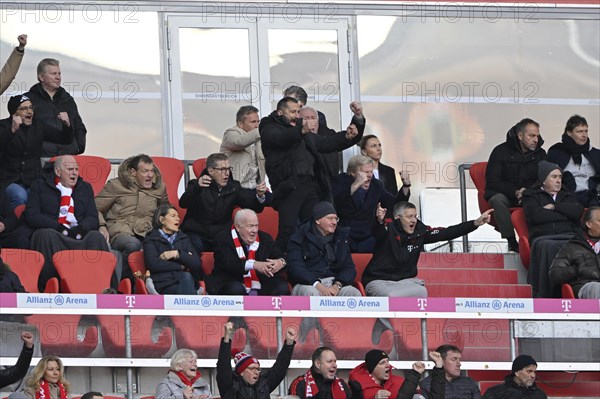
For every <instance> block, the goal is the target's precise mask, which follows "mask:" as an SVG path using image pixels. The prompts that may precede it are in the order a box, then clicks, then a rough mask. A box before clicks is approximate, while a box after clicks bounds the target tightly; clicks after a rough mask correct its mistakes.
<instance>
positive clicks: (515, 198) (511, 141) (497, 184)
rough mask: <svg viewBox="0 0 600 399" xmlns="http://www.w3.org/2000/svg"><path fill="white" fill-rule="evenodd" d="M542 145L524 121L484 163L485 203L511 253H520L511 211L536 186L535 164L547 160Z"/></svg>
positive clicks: (534, 126)
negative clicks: (490, 209) (490, 208)
mask: <svg viewBox="0 0 600 399" xmlns="http://www.w3.org/2000/svg"><path fill="white" fill-rule="evenodd" d="M543 144H544V140H542V137H541V136H540V125H539V124H538V123H537V122H535V121H534V120H532V119H528V118H526V119H523V120H521V121H520V122H519V123H517V124H516V125H515V126H513V127H512V128H511V129H510V130H509V131H508V133H506V141H505V142H504V143H502V144H500V145H498V146H496V148H494V150H493V151H492V153H491V154H490V158H489V160H488V163H487V169H486V173H485V199H486V200H487V201H488V202H489V203H490V206H491V207H492V208H493V209H494V219H495V220H496V223H497V225H498V230H499V231H500V234H501V235H502V238H505V239H506V240H507V241H508V250H509V251H510V252H519V244H518V243H517V240H516V239H515V229H514V226H513V225H512V222H511V220H510V208H511V207H516V206H520V205H521V197H522V196H523V192H524V191H525V189H528V188H530V187H531V185H532V184H533V183H535V181H536V178H537V164H538V162H540V161H541V160H542V159H544V158H545V157H546V151H544V150H543V149H542V145H543Z"/></svg>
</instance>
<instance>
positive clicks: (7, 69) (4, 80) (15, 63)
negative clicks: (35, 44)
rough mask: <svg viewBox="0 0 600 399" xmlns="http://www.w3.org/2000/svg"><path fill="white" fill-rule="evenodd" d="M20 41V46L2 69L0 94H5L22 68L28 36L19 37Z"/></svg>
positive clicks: (0, 73)
mask: <svg viewBox="0 0 600 399" xmlns="http://www.w3.org/2000/svg"><path fill="white" fill-rule="evenodd" d="M17 40H18V41H19V45H18V46H17V47H15V48H14V49H13V51H12V53H10V55H9V56H8V59H7V60H6V64H4V66H3V67H2V70H1V71H0V94H2V93H4V92H5V91H6V89H8V86H10V84H11V83H12V81H13V80H14V79H15V76H17V72H18V71H19V67H20V66H21V61H22V60H23V56H24V55H25V46H26V45H27V35H19V37H17Z"/></svg>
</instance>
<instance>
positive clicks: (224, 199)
mask: <svg viewBox="0 0 600 399" xmlns="http://www.w3.org/2000/svg"><path fill="white" fill-rule="evenodd" d="M266 190H267V187H266V185H265V183H264V182H263V183H261V184H259V185H258V186H256V189H255V190H249V189H245V188H242V186H241V184H240V182H238V181H236V180H233V177H232V175H231V167H230V165H229V160H228V159H227V155H225V154H222V153H215V154H210V155H209V156H208V158H206V169H204V170H203V171H202V174H201V175H200V177H199V178H198V179H192V180H190V181H189V182H188V184H187V187H186V189H185V192H184V193H183V195H182V196H181V198H180V199H179V206H180V207H182V208H185V209H187V212H186V214H185V217H184V218H183V223H182V224H181V230H183V231H184V232H185V233H186V234H187V235H188V236H189V237H190V240H191V241H192V245H193V246H194V247H195V248H196V251H198V253H201V252H203V251H212V250H213V249H214V246H215V244H216V241H215V237H216V236H217V235H218V234H219V233H221V232H222V231H226V230H227V231H229V230H228V229H229V227H231V216H232V214H233V210H234V209H235V208H236V207H240V208H250V209H252V210H253V211H255V212H262V210H263V209H264V207H265V206H264V203H265V201H266V196H265V192H266Z"/></svg>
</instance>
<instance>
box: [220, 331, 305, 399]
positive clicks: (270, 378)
mask: <svg viewBox="0 0 600 399" xmlns="http://www.w3.org/2000/svg"><path fill="white" fill-rule="evenodd" d="M294 345H295V343H294ZM294 345H288V344H285V343H284V344H283V348H281V351H280V352H279V354H278V355H277V359H276V360H275V363H274V364H273V367H271V368H270V369H269V370H267V371H265V372H264V373H261V374H260V377H259V379H258V381H257V382H256V384H254V385H248V384H247V383H246V382H245V381H244V380H243V378H242V377H241V376H239V375H237V374H236V373H234V372H233V371H232V370H231V341H229V342H224V341H223V340H221V346H220V347H219V359H218V360H217V386H218V387H219V394H220V395H221V398H222V399H270V397H271V392H273V390H274V389H275V388H277V387H278V386H279V384H281V381H283V379H284V378H285V375H286V373H287V370H288V367H289V366H290V361H291V360H292V353H293V352H294Z"/></svg>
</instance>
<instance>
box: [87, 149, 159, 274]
mask: <svg viewBox="0 0 600 399" xmlns="http://www.w3.org/2000/svg"><path fill="white" fill-rule="evenodd" d="M168 203H169V199H168V197H167V189H166V186H165V183H163V181H162V179H161V174H160V171H159V170H158V168H157V167H156V165H154V162H153V161H152V158H150V157H149V156H148V155H145V154H140V155H136V156H133V157H130V158H127V159H126V160H125V161H123V163H122V164H121V165H120V166H119V171H118V177H116V178H114V179H111V180H109V181H108V182H107V183H106V185H105V186H104V188H103V189H102V191H100V193H98V195H97V196H96V207H97V208H98V218H99V220H100V228H99V229H98V231H100V233H102V235H103V236H104V238H106V241H108V242H109V243H110V245H111V248H112V249H114V250H117V251H121V252H123V272H122V275H121V278H124V277H128V278H131V277H132V273H131V270H130V269H129V265H128V263H127V257H128V256H129V254H130V253H132V252H135V251H139V250H141V249H142V241H143V240H144V237H146V234H148V233H149V232H150V231H151V230H152V216H153V215H154V211H155V210H156V208H157V207H158V206H159V205H162V204H168Z"/></svg>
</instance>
